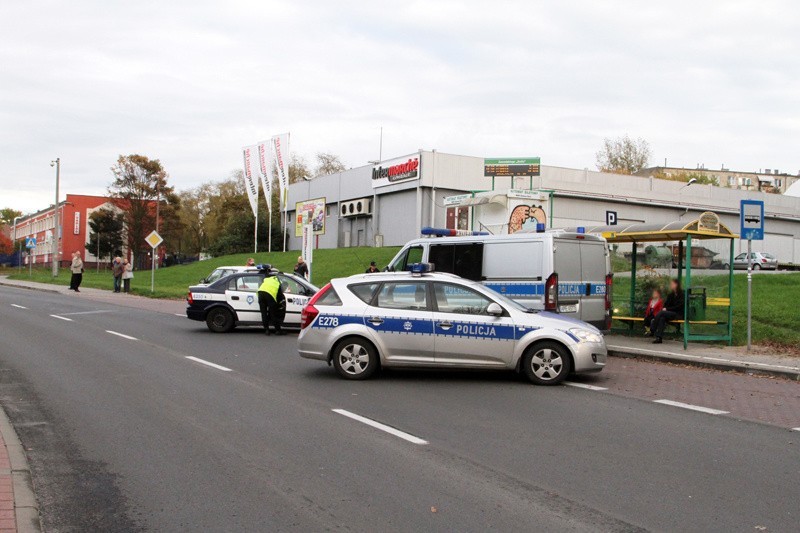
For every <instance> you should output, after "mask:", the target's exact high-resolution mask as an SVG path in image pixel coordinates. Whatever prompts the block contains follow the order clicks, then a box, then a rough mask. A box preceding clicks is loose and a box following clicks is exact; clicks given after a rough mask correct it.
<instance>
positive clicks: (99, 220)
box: [86, 209, 125, 261]
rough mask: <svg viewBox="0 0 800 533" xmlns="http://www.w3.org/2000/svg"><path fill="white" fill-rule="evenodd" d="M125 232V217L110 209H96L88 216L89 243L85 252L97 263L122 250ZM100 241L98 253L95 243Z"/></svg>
mask: <svg viewBox="0 0 800 533" xmlns="http://www.w3.org/2000/svg"><path fill="white" fill-rule="evenodd" d="M124 232H125V215H123V214H122V213H117V212H116V211H113V210H111V209H98V210H97V211H95V212H94V213H92V214H91V215H89V242H88V243H87V244H86V250H87V251H88V252H89V253H91V254H94V255H95V256H96V257H97V260H98V261H101V260H102V259H103V258H104V257H107V258H109V259H110V258H111V256H112V255H113V254H114V253H116V252H117V251H118V250H120V249H121V248H122V243H123V241H124ZM98 239H99V241H100V248H99V253H98V248H97V243H98Z"/></svg>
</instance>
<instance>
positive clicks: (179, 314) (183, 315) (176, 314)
mask: <svg viewBox="0 0 800 533" xmlns="http://www.w3.org/2000/svg"><path fill="white" fill-rule="evenodd" d="M173 314H174V315H175V316H179V317H181V318H183V317H185V316H186V313H173Z"/></svg>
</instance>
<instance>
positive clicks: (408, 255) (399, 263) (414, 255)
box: [389, 246, 422, 272]
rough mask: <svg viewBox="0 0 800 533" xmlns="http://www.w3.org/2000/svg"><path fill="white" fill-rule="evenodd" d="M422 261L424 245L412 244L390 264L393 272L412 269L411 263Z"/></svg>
mask: <svg viewBox="0 0 800 533" xmlns="http://www.w3.org/2000/svg"><path fill="white" fill-rule="evenodd" d="M421 262H422V246H412V247H411V248H408V249H406V250H405V251H404V252H403V253H402V254H400V257H398V258H397V260H395V262H394V263H392V264H391V265H389V270H391V271H392V272H402V271H404V270H410V269H411V268H410V265H413V264H414V263H421Z"/></svg>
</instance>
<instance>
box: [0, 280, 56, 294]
mask: <svg viewBox="0 0 800 533" xmlns="http://www.w3.org/2000/svg"><path fill="white" fill-rule="evenodd" d="M0 286H3V287H14V288H15V289H27V290H29V291H41V292H52V293H54V294H61V291H59V290H57V289H45V288H43V287H31V286H30V285H22V284H17V283H8V282H6V281H0Z"/></svg>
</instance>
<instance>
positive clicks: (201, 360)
mask: <svg viewBox="0 0 800 533" xmlns="http://www.w3.org/2000/svg"><path fill="white" fill-rule="evenodd" d="M186 359H189V360H190V361H194V362H195V363H200V364H201V365H206V366H210V367H211V368H216V369H217V370H222V371H224V372H233V370H231V369H230V368H228V367H226V366H222V365H218V364H217V363H212V362H211V361H206V360H205V359H200V358H199V357H192V356H191V355H187V356H186Z"/></svg>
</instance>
